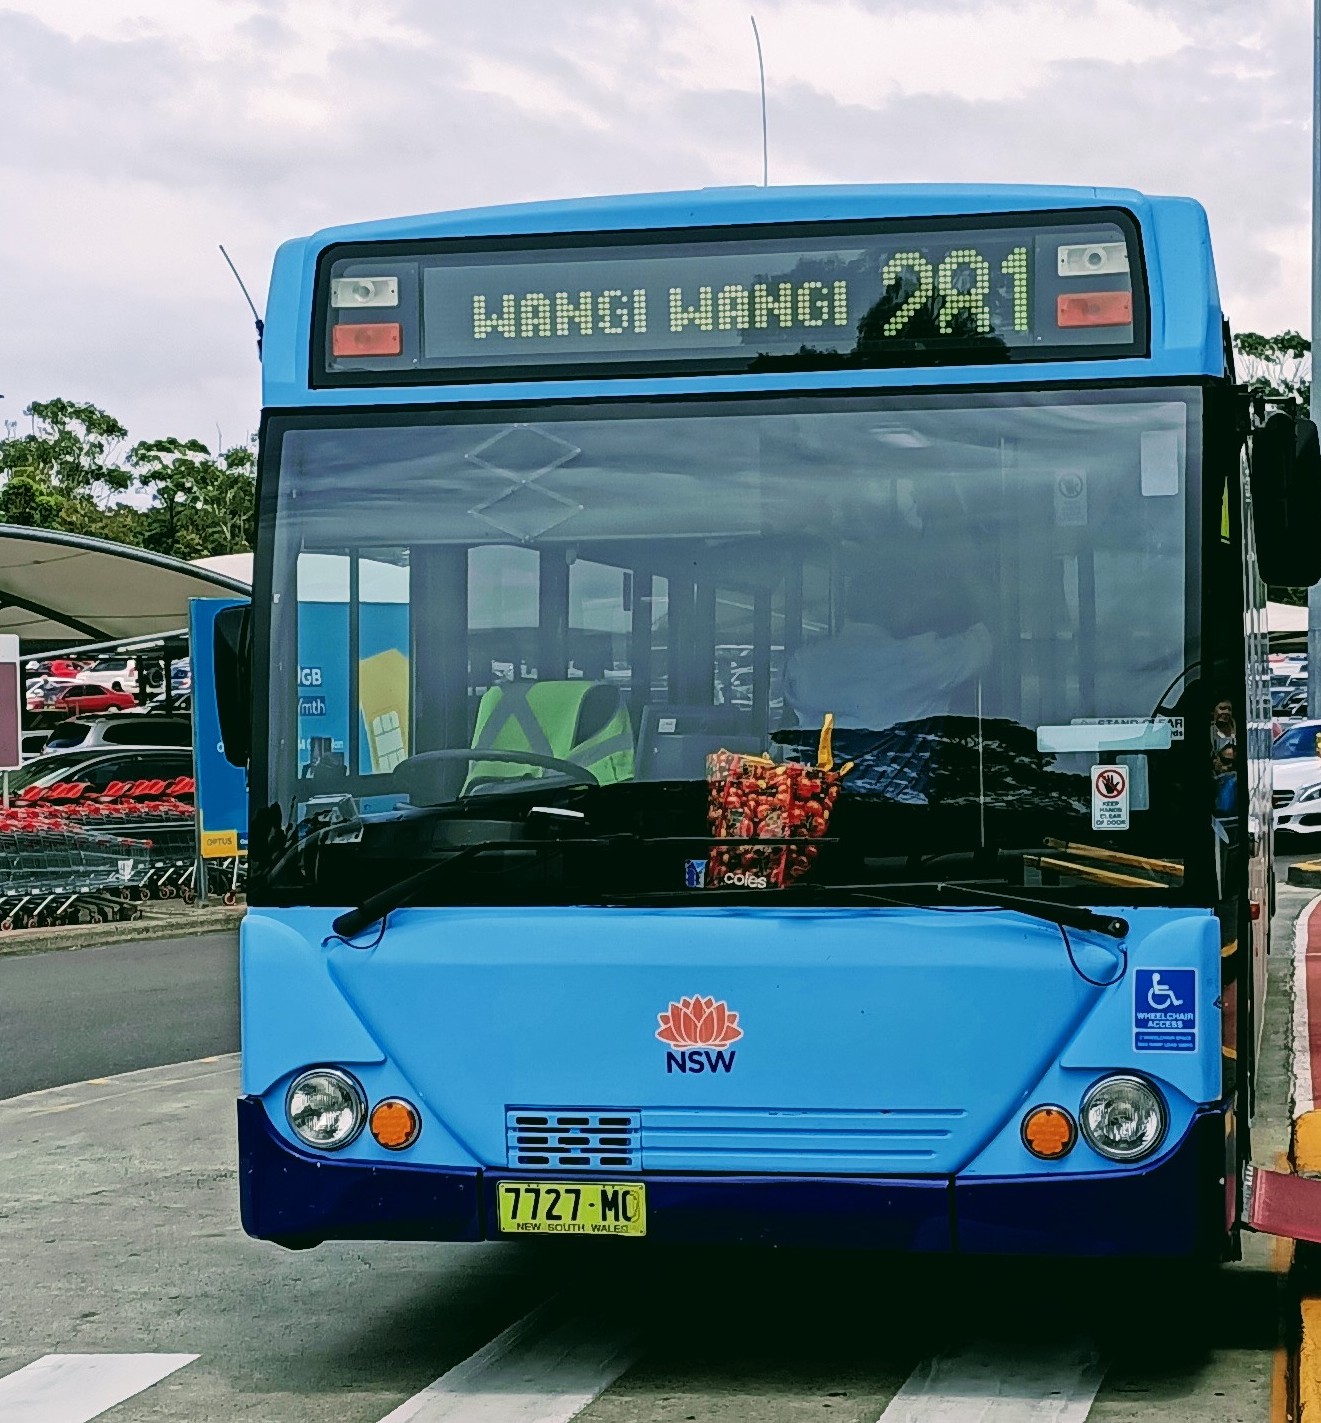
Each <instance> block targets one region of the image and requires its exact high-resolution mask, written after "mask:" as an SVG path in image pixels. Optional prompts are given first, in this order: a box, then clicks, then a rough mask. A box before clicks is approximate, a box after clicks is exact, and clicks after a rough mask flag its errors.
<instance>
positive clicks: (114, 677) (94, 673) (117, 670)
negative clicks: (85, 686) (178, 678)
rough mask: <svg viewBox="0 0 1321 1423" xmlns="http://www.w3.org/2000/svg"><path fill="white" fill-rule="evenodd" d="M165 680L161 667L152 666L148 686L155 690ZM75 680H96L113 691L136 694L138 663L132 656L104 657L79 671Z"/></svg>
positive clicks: (95, 681)
mask: <svg viewBox="0 0 1321 1423" xmlns="http://www.w3.org/2000/svg"><path fill="white" fill-rule="evenodd" d="M164 680H165V678H164V674H163V673H162V672H161V670H160V668H159V667H158V666H154V665H153V666H151V668H150V671H149V673H148V677H147V686H148V687H149V688H151V689H152V690H155V689H156V688H158V687H160V686H161V685H162V684H163V683H164ZM74 681H76V682H94V683H97V684H99V685H100V686H103V687H109V688H110V690H111V691H112V692H132V693H133V694H134V695H135V696H136V695H137V690H138V664H137V661H136V660H135V659H134V658H132V657H102V658H101V659H100V660H99V661H97V662H94V663H93V664H92V665H91V666H90V667H85V668H84V669H83V670H82V671H81V672H79V674H78V675H77V677H75V678H74Z"/></svg>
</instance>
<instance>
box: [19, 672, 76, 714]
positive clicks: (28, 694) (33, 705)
mask: <svg viewBox="0 0 1321 1423" xmlns="http://www.w3.org/2000/svg"><path fill="white" fill-rule="evenodd" d="M72 686H73V681H72V679H71V678H63V677H34V678H33V679H32V680H31V681H30V682H28V683H27V685H26V686H25V687H24V690H23V702H24V705H25V706H26V707H27V709H28V711H30V712H37V711H45V710H46V708H47V707H49V706H51V705H52V704H53V703H54V701H55V699H56V697H58V696H59V695H60V694H61V693H62V692H63V691H64V690H65V689H66V688H67V687H72Z"/></svg>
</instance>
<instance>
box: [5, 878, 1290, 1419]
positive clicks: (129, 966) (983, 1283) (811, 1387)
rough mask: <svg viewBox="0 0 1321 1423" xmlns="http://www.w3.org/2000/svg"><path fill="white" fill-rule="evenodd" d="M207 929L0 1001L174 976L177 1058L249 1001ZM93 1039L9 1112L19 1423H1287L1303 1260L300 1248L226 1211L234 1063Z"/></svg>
mask: <svg viewBox="0 0 1321 1423" xmlns="http://www.w3.org/2000/svg"><path fill="white" fill-rule="evenodd" d="M1310 897H1311V896H1310V894H1309V893H1308V892H1306V891H1303V890H1296V889H1291V888H1288V887H1285V886H1282V887H1281V890H1280V895H1279V906H1278V909H1279V912H1278V915H1277V922H1276V941H1275V942H1276V952H1275V953H1274V954H1273V955H1272V960H1273V962H1272V964H1271V990H1270V992H1271V1003H1270V1008H1269V1011H1268V1017H1267V1024H1268V1030H1267V1037H1266V1045H1265V1053H1264V1062H1263V1075H1262V1082H1261V1092H1260V1097H1259V1103H1258V1117H1257V1122H1256V1127H1255V1131H1256V1136H1257V1143H1256V1155H1257V1157H1258V1159H1259V1160H1263V1161H1271V1160H1273V1158H1274V1154H1275V1153H1276V1152H1279V1151H1282V1150H1285V1149H1286V1148H1287V1146H1288V1142H1289V1133H1290V1122H1291V1113H1290V1103H1289V1083H1288V1077H1287V1071H1286V1044H1287V1039H1288V1036H1289V1028H1290V1015H1289V1011H1288V1010H1289V987H1290V984H1291V982H1292V976H1291V968H1292V963H1291V952H1290V951H1291V948H1292V944H1293V933H1292V920H1293V918H1294V916H1295V915H1296V914H1297V912H1298V910H1299V909H1301V908H1302V906H1303V905H1304V904H1305V903H1307V902H1308V900H1309V899H1310ZM203 943H204V941H202V940H198V939H192V940H188V941H185V943H176V944H170V943H168V942H167V943H164V944H161V943H158V944H153V945H146V946H143V945H121V946H110V947H107V948H103V949H99V950H95V951H90V952H88V951H83V952H72V953H57V954H51V955H48V956H45V959H44V964H43V963H42V961H39V960H34V959H27V958H20V959H11V960H7V961H0V1003H7V1002H8V1001H9V999H10V996H11V994H13V993H14V992H21V993H22V994H23V995H25V997H24V1000H23V1001H24V1003H26V1004H27V1005H29V1011H30V1012H33V1013H35V1012H37V1011H40V1012H44V1013H45V1014H46V1015H47V1021H46V1023H45V1025H44V1028H45V1032H46V1033H47V1034H48V1035H50V1036H55V1037H60V1038H64V1037H77V1036H83V1037H88V1038H90V1039H95V1038H96V1031H95V1027H96V1025H95V1022H94V1020H95V1019H96V1018H97V1017H98V1016H99V1015H98V1014H97V1013H96V1012H95V1011H94V1010H95V1004H96V1000H97V993H98V990H97V988H96V986H95V985H93V984H90V983H89V984H88V992H87V997H86V1000H85V1002H84V1003H83V1005H82V1007H75V1010H74V1012H75V1016H74V1017H72V1018H71V1017H69V1015H68V1012H67V1011H65V1010H62V1008H61V1004H62V1003H63V1002H66V1001H67V999H66V995H68V994H69V993H70V992H71V991H72V990H71V985H72V984H74V983H75V982H80V981H83V980H86V978H87V976H88V974H102V975H104V978H103V981H102V984H101V987H100V990H99V991H100V993H101V994H102V995H104V994H105V993H107V992H110V991H111V988H112V985H114V986H115V991H114V996H113V997H112V999H111V1002H112V1003H113V1005H114V1006H113V1008H112V1009H107V1010H106V1013H107V1014H109V1013H111V1012H113V1013H118V1014H126V1013H127V1014H131V1013H132V1012H133V1006H132V1005H133V1000H134V999H135V998H136V997H137V996H138V995H139V994H140V993H142V992H145V991H147V990H146V988H145V987H144V986H143V985H146V984H149V983H150V982H151V981H152V980H153V979H154V980H157V981H159V982H160V983H161V984H162V990H161V993H160V996H158V997H157V998H156V999H155V1001H154V1002H153V1003H152V1004H151V1005H150V1006H149V1007H148V1006H147V1005H143V1008H142V1011H141V1013H139V1015H138V1018H137V1022H138V1024H139V1028H138V1030H137V1035H138V1036H140V1037H142V1038H143V1039H144V1040H146V1041H148V1042H149V1043H150V1044H151V1052H154V1053H157V1054H159V1053H163V1052H164V1053H170V1052H175V1051H178V1050H179V1042H178V1039H176V1038H173V1037H171V1036H170V1035H169V1033H167V1032H164V1031H163V1030H162V1025H161V1021H160V1020H161V1019H167V1020H168V1019H170V1018H171V1017H173V1016H175V1015H177V1014H179V1013H180V1012H181V1011H182V1009H181V1006H180V1005H181V1004H182V1003H185V1002H187V1001H188V1000H190V999H191V1000H193V1001H194V1003H195V1005H196V1016H195V1018H194V1020H193V1022H192V1025H191V1026H190V1027H186V1028H185V1029H184V1031H183V1037H184V1039H185V1040H186V1041H192V1042H194V1043H200V1041H201V1032H202V1027H203V1026H204V1025H205V1024H208V1023H210V1024H212V1025H213V1026H217V1027H218V1026H219V1019H218V1018H217V1005H218V1003H219V1002H220V1001H221V1000H223V999H225V998H226V997H228V998H229V1001H230V1002H231V1003H232V994H233V986H232V977H231V978H229V979H227V978H226V977H225V975H226V974H227V973H228V974H230V975H232V964H233V953H232V939H230V940H229V942H228V944H226V943H225V942H224V941H223V940H222V939H221V938H220V936H217V940H216V941H215V942H214V943H211V942H210V941H206V947H202V948H199V945H202V944H203ZM185 945H186V946H185ZM189 954H192V955H194V957H192V958H189V957H188V955H189ZM208 956H209V964H210V966H209V967H206V966H205V965H206V964H207V962H208ZM39 964H42V966H44V967H45V968H46V970H47V972H46V973H45V974H43V973H42V972H41V967H39V966H38V965H39ZM185 965H189V966H190V967H187V968H186V967H185ZM89 966H90V967H89ZM15 970H18V971H19V974H20V977H19V978H17V979H16V978H14V977H13V974H14V971H15ZM61 970H63V972H61ZM189 972H191V973H193V974H195V975H196V976H195V977H194V978H192V979H191V981H190V979H189V978H188V973H189ZM130 974H136V975H138V976H139V977H138V978H137V980H136V984H137V986H136V988H135V986H134V982H133V981H131V979H130ZM166 983H168V984H170V985H172V986H171V987H169V988H168V989H166V988H165V987H164V986H163V985H165V984H166ZM12 984H19V985H20V987H19V988H17V989H15V988H11V987H10V985H12ZM73 1001H74V1003H75V1005H76V1004H77V994H76V993H74V995H73ZM37 1003H41V1004H44V1005H45V1007H44V1008H42V1009H40V1010H37V1009H36V1008H35V1007H34V1006H33V1005H36V1004H37ZM78 1015H80V1016H78ZM17 1016H21V1015H17ZM100 1016H104V1015H100ZM66 1023H67V1024H68V1025H69V1026H68V1030H67V1031H66V1030H65V1026H64V1025H65V1024H66ZM148 1023H149V1024H150V1026H145V1025H146V1024H148ZM13 1028H14V1019H13V1018H6V1019H4V1020H3V1021H0V1031H3V1033H4V1034H5V1039H4V1040H5V1042H6V1052H5V1054H4V1056H5V1057H6V1058H12V1057H13V1056H14V1055H15V1054H14V1053H12V1052H10V1051H9V1048H8V1045H9V1043H10V1042H11V1041H15V1042H18V1044H19V1047H18V1055H20V1056H21V1055H24V1054H32V1053H37V1054H39V1053H40V1051H41V1050H42V1048H41V1043H40V1042H39V1040H38V1039H39V1034H37V1033H36V1032H33V1031H30V1030H28V1032H27V1036H25V1037H23V1038H22V1039H21V1040H17V1039H11V1038H10V1037H9V1034H10V1033H11V1032H12V1031H13ZM231 1030H232V1029H231ZM134 1035H135V1034H134V1033H133V1032H129V1033H126V1034H125V1037H126V1038H131V1037H133V1036H134ZM222 1036H223V1033H222V1032H219V1031H218V1032H217V1037H222ZM100 1041H101V1044H102V1045H101V1047H100V1048H98V1049H95V1050H92V1051H90V1052H89V1055H88V1056H87V1057H85V1058H84V1059H83V1061H84V1062H88V1063H90V1062H96V1063H98V1064H99V1070H98V1071H97V1072H95V1073H91V1074H89V1075H90V1076H95V1077H97V1078H100V1079H102V1080H98V1081H88V1080H79V1081H74V1082H71V1083H70V1084H69V1085H65V1086H57V1087H53V1088H50V1089H48V1090H45V1091H39V1092H32V1093H28V1094H26V1095H21V1096H13V1097H10V1098H9V1099H8V1100H4V1101H0V1279H2V1280H4V1281H5V1289H4V1290H0V1419H3V1420H4V1423H56V1420H58V1423H82V1420H85V1419H91V1418H92V1417H104V1418H105V1419H106V1420H108V1423H148V1420H153V1423H155V1421H156V1420H165V1419H168V1420H171V1423H175V1421H176V1420H177V1423H213V1420H214V1423H221V1420H224V1423H229V1420H238V1419H244V1420H254V1423H256V1420H260V1423H330V1420H334V1423H386V1420H388V1423H441V1420H445V1423H561V1421H562V1423H568V1420H569V1419H571V1418H580V1419H581V1420H583V1423H699V1420H700V1423H708V1420H709V1423H744V1420H746V1423H753V1420H755V1423H799V1420H807V1419H813V1420H821V1419H826V1420H831V1423H876V1420H882V1419H883V1420H886V1423H900V1420H918V1419H921V1420H931V1421H932V1423H935V1421H936V1420H939V1423H973V1420H976V1421H977V1423H1011V1420H1012V1421H1013V1423H1017V1420H1041V1423H1045V1420H1050V1421H1051V1423H1082V1420H1084V1419H1089V1418H1090V1419H1097V1420H1153V1421H1154V1420H1158V1419H1159V1420H1174V1423H1193V1420H1197V1421H1198V1423H1201V1420H1214V1421H1216V1423H1218V1420H1225V1423H1230V1420H1236V1421H1237V1423H1243V1420H1267V1419H1272V1418H1283V1417H1284V1416H1285V1413H1284V1406H1285V1402H1286V1395H1285V1391H1284V1388H1283V1378H1284V1349H1283V1347H1282V1345H1283V1342H1284V1331H1285V1330H1286V1329H1287V1327H1288V1323H1287V1320H1288V1316H1287V1312H1286V1309H1285V1305H1286V1303H1287V1294H1286V1290H1285V1285H1284V1280H1285V1276H1284V1274H1283V1273H1282V1270H1283V1268H1284V1267H1285V1266H1286V1265H1287V1263H1288V1257H1287V1254H1286V1253H1285V1252H1283V1251H1281V1250H1280V1249H1279V1248H1278V1246H1276V1245H1275V1244H1274V1243H1273V1242H1271V1241H1270V1240H1268V1239H1266V1238H1264V1237H1250V1238H1249V1239H1248V1241H1247V1252H1246V1258H1245V1259H1244V1261H1243V1262H1241V1263H1240V1264H1236V1265H1233V1266H1228V1267H1224V1268H1222V1269H1219V1270H1214V1271H1200V1272H1194V1271H1188V1270H1183V1269H1180V1268H1177V1267H1173V1266H1170V1265H1167V1264H1159V1263H1150V1264H1145V1265H1138V1266H1132V1265H1123V1266H1118V1267H1116V1266H1091V1265H1082V1264H1077V1263H1057V1262H1042V1263H1037V1264H1025V1263H1023V1262H1004V1261H974V1262H968V1261H945V1260H939V1259H922V1258H911V1259H894V1258H889V1257H877V1256H872V1255H855V1254H848V1253H841V1254H829V1255H828V1254H819V1253H810V1254H809V1253H791V1252H774V1253H757V1254H743V1253H739V1252H733V1251H713V1250H665V1251H652V1250H648V1249H647V1248H646V1247H645V1244H643V1248H641V1249H638V1248H636V1247H637V1245H638V1244H639V1243H638V1242H614V1241H612V1242H583V1244H584V1245H592V1244H598V1243H603V1244H605V1247H606V1248H605V1249H600V1250H593V1249H569V1250H564V1249H561V1248H558V1247H561V1246H563V1245H566V1244H576V1243H571V1242H563V1241H553V1242H550V1248H544V1247H543V1248H532V1247H529V1246H524V1245H521V1244H520V1245H475V1246H461V1245H416V1244H406V1245H401V1244H388V1243H386V1244H381V1243H363V1244H350V1243H329V1244H326V1245H323V1246H321V1247H320V1248H318V1249H317V1250H314V1251H310V1252H304V1253H290V1252H286V1251H283V1250H280V1249H279V1248H278V1247H275V1246H271V1245H267V1244H262V1243H258V1242H254V1241H251V1240H248V1239H247V1238H246V1237H245V1236H244V1235H243V1234H242V1232H241V1230H240V1227H239V1224H238V1219H237V1201H236V1162H235V1157H234V1116H233V1101H234V1097H235V1095H236V1092H237V1086H238V1078H237V1061H236V1059H235V1058H234V1057H233V1056H232V1055H228V1054H225V1053H224V1052H223V1051H217V1052H201V1051H200V1048H199V1049H194V1050H193V1051H192V1052H190V1053H188V1054H186V1055H187V1056H190V1057H192V1058H193V1059H194V1060H192V1061H189V1062H185V1063H181V1064H178V1065H172V1066H155V1067H151V1068H147V1069H146V1070H142V1071H136V1072H129V1073H127V1074H123V1073H120V1074H119V1075H112V1072H113V1071H114V1069H112V1068H109V1067H108V1066H107V1065H106V1064H107V1063H108V1061H110V1058H109V1057H107V1054H109V1053H113V1052H114V1051H118V1050H120V1049H119V1047H117V1046H116V1044H115V1043H114V1042H113V1041H112V1040H106V1039H101V1040H100ZM145 1050H146V1049H145V1048H144V1051H145ZM160 1060H161V1059H160V1058H159V1057H157V1061H160ZM11 1070H12V1069H11ZM66 1070H67V1069H66ZM619 1246H623V1248H622V1249H621V1248H618V1247H619ZM89 1409H94V1411H91V1412H89V1411H88V1410H89ZM104 1410H108V1411H104Z"/></svg>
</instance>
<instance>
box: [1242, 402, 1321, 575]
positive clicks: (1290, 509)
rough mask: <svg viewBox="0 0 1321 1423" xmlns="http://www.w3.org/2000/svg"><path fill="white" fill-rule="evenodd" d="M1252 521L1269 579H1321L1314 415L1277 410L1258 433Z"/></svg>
mask: <svg viewBox="0 0 1321 1423" xmlns="http://www.w3.org/2000/svg"><path fill="white" fill-rule="evenodd" d="M1249 458H1250V467H1251V481H1252V522H1253V527H1254V530H1255V532H1256V537H1257V566H1258V568H1259V569H1260V570H1261V576H1262V578H1264V579H1265V581H1266V582H1267V583H1270V584H1273V585H1275V586H1276V587H1284V588H1310V587H1311V586H1312V584H1313V583H1315V582H1317V581H1318V579H1321V443H1318V437H1317V428H1316V425H1315V424H1313V422H1312V421H1311V420H1301V419H1299V420H1295V419H1294V418H1293V416H1291V415H1289V414H1288V413H1287V412H1285V411H1283V410H1277V411H1275V412H1274V413H1273V414H1272V415H1270V416H1268V417H1267V419H1266V421H1265V422H1264V423H1263V424H1261V425H1259V426H1257V428H1256V429H1255V430H1253V432H1252V447H1251V452H1250V456H1249Z"/></svg>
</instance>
